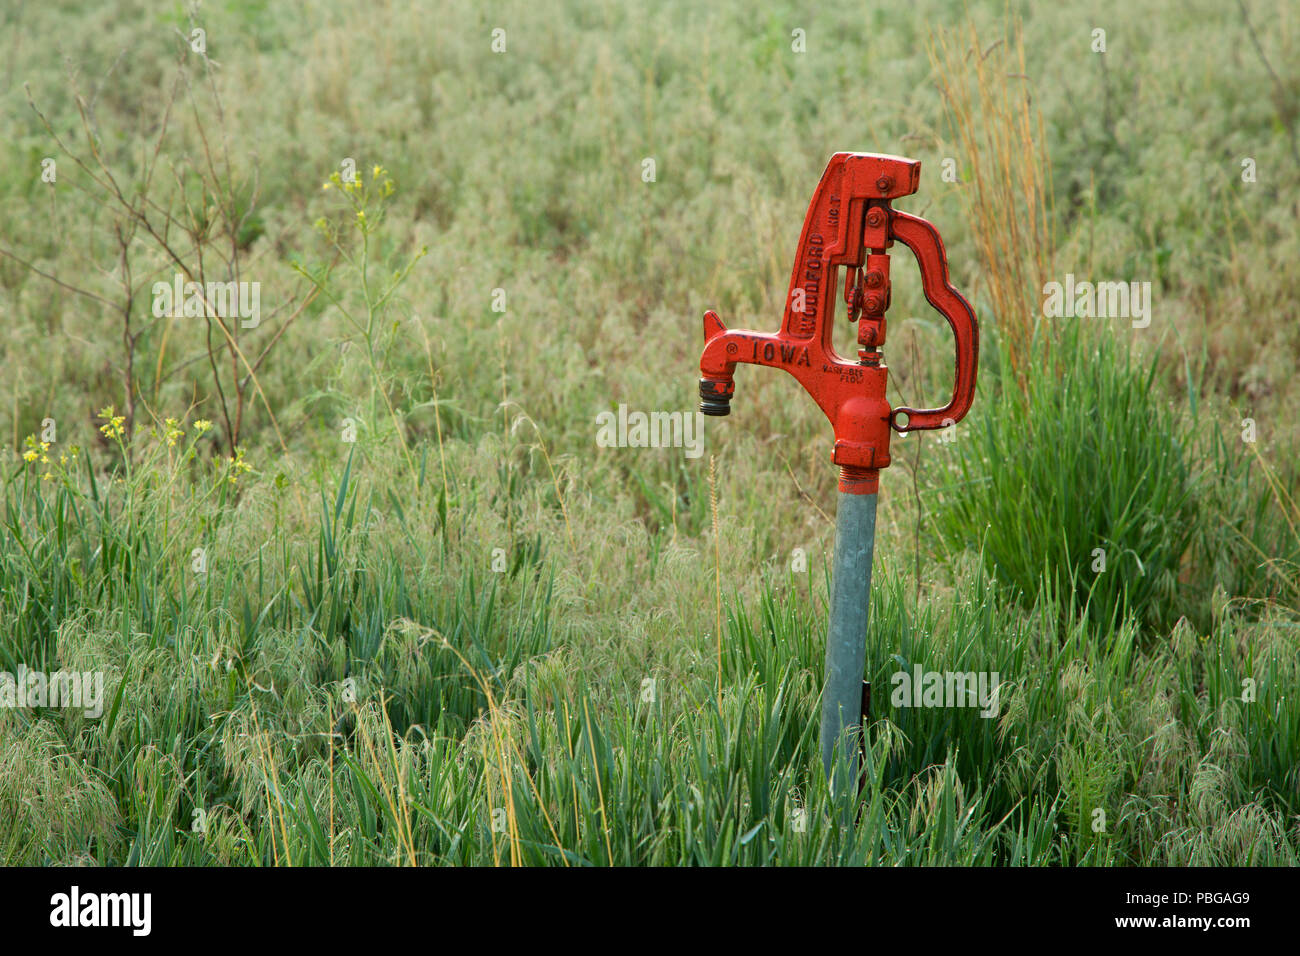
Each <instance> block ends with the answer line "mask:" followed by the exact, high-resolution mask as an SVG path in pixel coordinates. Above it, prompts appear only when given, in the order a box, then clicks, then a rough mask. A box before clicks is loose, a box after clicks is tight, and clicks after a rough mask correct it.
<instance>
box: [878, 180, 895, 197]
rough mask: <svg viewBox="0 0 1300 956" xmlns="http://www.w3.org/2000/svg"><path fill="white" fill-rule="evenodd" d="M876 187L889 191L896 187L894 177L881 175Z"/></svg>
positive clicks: (883, 191)
mask: <svg viewBox="0 0 1300 956" xmlns="http://www.w3.org/2000/svg"><path fill="white" fill-rule="evenodd" d="M876 188H877V189H879V190H880V191H881V192H882V193H887V192H889V191H890V190H891V189H893V188H894V177H893V176H881V177H880V178H879V179H877V180H876Z"/></svg>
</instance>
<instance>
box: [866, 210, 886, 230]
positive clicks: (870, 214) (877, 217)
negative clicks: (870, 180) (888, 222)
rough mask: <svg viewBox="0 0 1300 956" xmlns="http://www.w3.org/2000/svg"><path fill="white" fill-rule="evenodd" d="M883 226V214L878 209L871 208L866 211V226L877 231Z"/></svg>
mask: <svg viewBox="0 0 1300 956" xmlns="http://www.w3.org/2000/svg"><path fill="white" fill-rule="evenodd" d="M884 224H885V214H884V213H883V212H881V211H880V210H879V209H878V208H876V207H874V206H873V207H872V208H871V209H869V210H867V225H868V226H870V227H871V228H872V229H879V228H880V227H881V226H883V225H884Z"/></svg>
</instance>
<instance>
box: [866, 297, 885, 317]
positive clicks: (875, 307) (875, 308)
mask: <svg viewBox="0 0 1300 956" xmlns="http://www.w3.org/2000/svg"><path fill="white" fill-rule="evenodd" d="M862 308H863V310H864V311H866V312H869V313H871V314H873V315H874V314H877V313H880V312H884V311H885V297H884V296H883V295H881V294H880V293H879V292H872V293H871V294H870V295H868V296H867V297H866V298H865V299H863V300H862Z"/></svg>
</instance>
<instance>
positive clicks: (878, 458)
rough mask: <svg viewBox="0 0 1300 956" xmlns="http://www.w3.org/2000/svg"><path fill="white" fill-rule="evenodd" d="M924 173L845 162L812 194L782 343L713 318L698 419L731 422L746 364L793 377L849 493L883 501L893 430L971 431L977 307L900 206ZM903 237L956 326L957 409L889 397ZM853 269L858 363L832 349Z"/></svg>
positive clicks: (901, 162)
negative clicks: (887, 349)
mask: <svg viewBox="0 0 1300 956" xmlns="http://www.w3.org/2000/svg"><path fill="white" fill-rule="evenodd" d="M920 176H921V163H920V161H919V160H915V159H904V158H903V157H901V156H880V155H876V154H874V153H836V154H835V155H834V156H832V157H831V161H830V163H829V164H828V165H827V166H826V172H824V173H822V180H821V182H820V183H818V185H817V191H816V192H815V193H813V198H812V203H811V204H810V205H809V207H808V215H807V217H805V219H804V223H803V232H802V234H800V236H799V249H798V252H797V253H796V255H795V262H794V274H793V275H792V276H791V277H790V294H789V295H788V296H786V304H785V320H784V322H783V323H782V325H781V331H779V332H777V333H775V334H767V333H764V332H750V331H747V330H743V329H730V330H728V329H727V328H726V327H725V326H724V325H723V324H722V322H721V321H720V320H719V319H718V315H717V313H716V312H713V311H712V310H710V311H708V312H705V313H704V339H705V345H704V354H703V355H702V356H701V358H700V374H701V376H702V377H701V378H700V411H702V412H704V414H706V415H726V414H728V413H729V412H730V411H731V399H732V396H733V395H735V391H736V382H735V379H734V378H733V376H734V374H735V371H736V365H737V363H740V362H749V363H751V364H753V365H768V366H771V367H772V368H783V369H785V370H786V371H787V372H789V373H790V374H791V375H793V376H794V377H795V378H796V379H798V380H799V384H801V385H802V386H803V387H804V388H805V389H807V390H808V394H810V395H811V396H812V397H813V400H814V401H815V402H817V405H818V407H820V408H821V410H822V411H823V412H825V413H826V417H827V418H829V419H830V422H831V425H832V427H834V429H835V450H834V452H833V453H832V455H831V460H832V461H833V462H835V464H837V465H839V466H840V490H841V491H845V492H849V493H851V494H874V493H875V492H876V490H877V487H878V484H879V480H880V469H881V468H884V467H886V466H887V465H888V464H889V430H890V428H893V429H894V430H895V431H898V432H909V431H919V430H922V429H931V428H947V427H949V426H951V425H954V424H956V423H957V422H959V421H961V419H962V418H963V417H964V416H965V415H966V413H967V412H968V411H969V410H970V405H971V399H972V398H973V397H974V394H975V366H976V362H977V359H978V357H979V324H978V322H977V321H976V319H975V312H974V311H973V310H972V309H971V307H970V304H969V303H968V302H967V301H966V300H965V299H964V298H962V296H961V294H960V293H958V292H957V290H956V289H954V288H953V287H952V285H951V283H949V281H948V259H947V255H946V254H945V253H944V249H943V240H942V239H940V238H939V233H937V232H936V231H935V229H934V226H932V225H930V223H928V222H926V221H925V220H924V219H920V218H918V217H916V216H910V215H908V214H907V213H905V212H899V211H898V210H896V209H894V208H893V207H892V206H891V205H890V203H891V201H892V200H894V199H897V198H898V197H900V196H910V195H911V194H912V193H914V192H916V187H917V184H918V182H919V180H920ZM895 239H897V240H898V241H899V242H901V243H903V245H905V246H907V247H908V248H909V249H911V250H912V254H913V255H914V256H915V257H916V261H917V264H918V265H919V266H920V268H921V285H922V289H923V290H924V292H925V297H926V299H927V300H928V301H929V303H930V304H931V305H932V306H934V307H935V308H936V309H937V310H938V311H939V313H940V314H941V315H942V316H943V317H944V318H945V319H947V320H948V325H949V326H951V327H952V331H953V336H954V337H955V339H956V346H957V363H956V375H955V380H954V382H953V390H952V400H951V401H950V402H949V403H948V404H947V405H945V406H944V407H943V408H927V409H917V408H895V409H893V410H892V411H891V409H890V407H889V402H888V401H886V399H885V378H886V375H887V374H888V368H887V366H886V365H885V363H884V361H883V359H882V356H881V353H880V347H881V346H882V345H884V344H885V310H886V309H887V308H889V290H890V285H889V253H888V250H889V247H890V246H891V245H892V244H893V242H894V240H895ZM841 266H845V267H847V271H846V273H845V278H844V299H845V302H846V303H847V306H848V317H849V321H850V322H855V321H856V322H857V323H858V345H859V346H860V348H859V349H858V361H857V362H848V361H846V360H845V359H843V358H841V357H840V356H839V355H838V354H837V353H836V352H835V348H834V346H833V345H832V344H831V332H832V329H831V324H832V322H833V321H834V318H835V300H834V296H835V294H836V292H837V291H838V275H839V268H840V267H841Z"/></svg>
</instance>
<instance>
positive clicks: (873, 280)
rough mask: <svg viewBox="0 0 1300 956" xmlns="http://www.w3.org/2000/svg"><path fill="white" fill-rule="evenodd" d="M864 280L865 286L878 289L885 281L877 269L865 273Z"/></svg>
mask: <svg viewBox="0 0 1300 956" xmlns="http://www.w3.org/2000/svg"><path fill="white" fill-rule="evenodd" d="M865 281H866V283H867V288H869V289H878V288H880V284H881V283H882V282H884V281H885V277H884V275H883V274H882V273H881V272H880V270H879V269H872V270H871V271H870V272H868V273H867V274H866V277H865Z"/></svg>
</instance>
